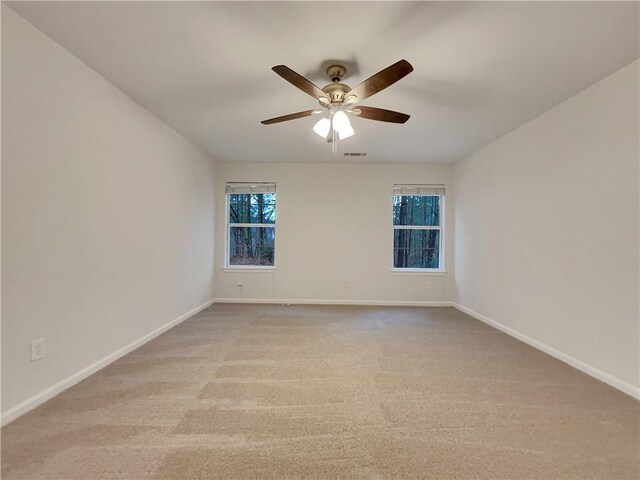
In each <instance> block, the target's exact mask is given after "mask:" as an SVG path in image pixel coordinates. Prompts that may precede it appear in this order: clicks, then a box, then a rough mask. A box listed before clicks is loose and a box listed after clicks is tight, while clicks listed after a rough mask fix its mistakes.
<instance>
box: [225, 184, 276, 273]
mask: <svg viewBox="0 0 640 480" xmlns="http://www.w3.org/2000/svg"><path fill="white" fill-rule="evenodd" d="M248 188H251V189H253V190H256V193H244V192H245V191H246V190H247V189H248ZM229 190H231V193H229ZM262 190H271V188H265V187H260V186H258V187H256V186H253V187H244V186H243V187H238V186H236V187H231V188H230V187H229V186H227V207H228V208H227V210H228V217H227V266H230V267H234V266H238V267H248V266H253V267H273V266H274V265H275V238H276V194H275V186H273V190H274V191H272V192H271V191H262ZM236 191H240V192H243V193H234V192H236Z"/></svg>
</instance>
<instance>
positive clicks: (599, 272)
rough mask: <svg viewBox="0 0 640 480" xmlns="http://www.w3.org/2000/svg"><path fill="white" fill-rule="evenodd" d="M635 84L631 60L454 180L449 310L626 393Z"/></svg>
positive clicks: (634, 229)
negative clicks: (547, 350) (551, 352)
mask: <svg viewBox="0 0 640 480" xmlns="http://www.w3.org/2000/svg"><path fill="white" fill-rule="evenodd" d="M638 84H639V79H638V62H637V61H636V62H634V63H632V64H630V65H629V66H627V67H625V68H623V69H622V70H620V71H618V72H617V73H614V74H613V75H611V76H610V77H608V78H606V79H604V80H602V81H600V82H599V83H597V84H595V85H593V86H592V87H591V88H589V89H587V90H585V91H584V92H582V93H580V94H578V95H576V96H575V97H573V98H571V99H569V100H568V101H566V102H564V103H562V104H560V105H559V106H557V107H555V108H554V109H552V110H550V111H549V112H547V113H545V114H544V115H541V116H540V117H538V118H536V119H535V120H533V121H531V122H529V123H528V124H526V125H524V126H523V127H521V128H519V129H518V130H516V131H514V132H512V133H510V134H509V135H507V136H505V137H503V138H502V139H500V140H499V141H497V142H495V143H493V144H491V145H490V146H488V147H486V148H484V149H483V150H481V151H479V152H476V153H475V154H473V155H471V156H470V157H469V158H467V159H466V160H464V161H462V162H460V163H459V164H458V165H457V166H456V171H455V178H456V188H455V198H456V212H455V217H456V239H455V243H456V252H455V254H456V269H455V274H456V275H455V279H456V282H457V293H456V299H457V302H458V303H460V304H461V305H463V306H465V307H467V308H469V309H471V310H473V311H475V312H477V313H479V314H481V315H484V316H486V317H488V318H489V319H491V320H493V321H495V322H498V323H500V324H502V325H504V326H506V327H508V328H511V329H513V330H515V331H516V332H519V333H521V334H523V335H525V336H527V337H529V338H530V339H533V340H535V341H537V342H540V343H541V344H543V345H546V346H549V347H551V348H552V349H555V350H557V351H558V352H562V353H563V354H564V355H567V356H568V357H571V358H573V359H576V360H578V361H579V362H583V363H584V364H586V365H588V366H590V367H591V370H590V371H591V373H592V374H596V375H598V372H597V371H600V373H601V374H599V376H600V378H603V379H607V381H612V382H613V383H615V384H616V385H617V386H618V387H619V388H623V389H625V390H626V391H628V392H631V393H633V389H634V388H635V389H636V390H635V391H636V392H637V387H638V385H639V376H640V372H639V365H640V359H639V352H638V351H639V343H640V342H639V325H638V324H639V312H638V287H639V285H638V237H639V231H638V216H639V210H638V157H639V151H638V141H639V138H638V135H639V133H638V132H639V122H638ZM574 364H576V363H575V362H574ZM587 370H588V369H587ZM602 374H604V375H602ZM636 394H637V393H636Z"/></svg>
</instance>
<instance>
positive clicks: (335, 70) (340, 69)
mask: <svg viewBox="0 0 640 480" xmlns="http://www.w3.org/2000/svg"><path fill="white" fill-rule="evenodd" d="M345 73H347V69H346V68H344V66H343V65H331V66H329V67H327V76H328V77H329V78H330V79H331V81H332V82H339V81H340V80H342V77H344V75H345Z"/></svg>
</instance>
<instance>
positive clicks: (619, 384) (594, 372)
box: [451, 302, 640, 400]
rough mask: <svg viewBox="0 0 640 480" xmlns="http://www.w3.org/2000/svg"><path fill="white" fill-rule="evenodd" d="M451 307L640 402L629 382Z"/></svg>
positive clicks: (453, 303) (470, 313) (513, 331)
mask: <svg viewBox="0 0 640 480" xmlns="http://www.w3.org/2000/svg"><path fill="white" fill-rule="evenodd" d="M451 305H452V306H453V307H455V308H457V309H458V310H460V311H461V312H464V313H466V314H467V315H471V316H472V317H474V318H476V319H478V320H480V321H481V322H483V323H486V324H487V325H490V326H492V327H493V328H496V329H498V330H500V331H502V332H504V333H506V334H507V335H510V336H512V337H513V338H517V339H518V340H520V341H521V342H524V343H526V344H527V345H530V346H532V347H533V348H537V349H538V350H540V351H542V352H544V353H546V354H548V355H551V356H552V357H554V358H557V359H558V360H560V361H562V362H564V363H567V364H569V365H571V366H572V367H573V368H577V369H578V370H580V371H582V372H584V373H586V374H587V375H590V376H592V377H594V378H596V379H598V380H600V381H601V382H604V383H606V384H608V385H611V386H612V387H613V388H616V389H618V390H620V391H621V392H624V393H626V394H627V395H630V396H632V397H634V398H637V399H639V400H640V389H639V388H638V387H636V386H634V385H632V384H630V383H628V382H625V381H624V380H620V379H619V378H617V377H614V376H613V375H610V374H608V373H606V372H603V371H602V370H600V369H598V368H596V367H593V366H591V365H589V364H587V363H585V362H583V361H581V360H578V359H577V358H574V357H572V356H571V355H567V354H566V353H563V352H561V351H559V350H556V349H555V348H553V347H550V346H549V345H546V344H544V343H542V342H539V341H538V340H534V339H533V338H531V337H529V336H527V335H525V334H523V333H520V332H518V331H517V330H514V329H513V328H509V327H507V326H505V325H502V324H501V323H498V322H496V321H495V320H491V319H490V318H488V317H485V316H484V315H482V314H480V313H478V312H474V311H473V310H471V309H470V308H467V307H464V306H462V305H460V304H458V303H455V302H451Z"/></svg>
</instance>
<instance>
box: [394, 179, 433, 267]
mask: <svg viewBox="0 0 640 480" xmlns="http://www.w3.org/2000/svg"><path fill="white" fill-rule="evenodd" d="M412 190H415V192H416V193H413V191H412ZM440 190H441V189H434V188H428V187H419V186H416V187H408V186H403V187H402V188H396V189H394V195H393V268H396V269H420V270H441V269H442V258H441V250H442V249H441V241H442V208H443V199H444V195H443V194H440V193H439V191H440ZM420 192H425V193H420ZM434 192H438V193H434Z"/></svg>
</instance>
